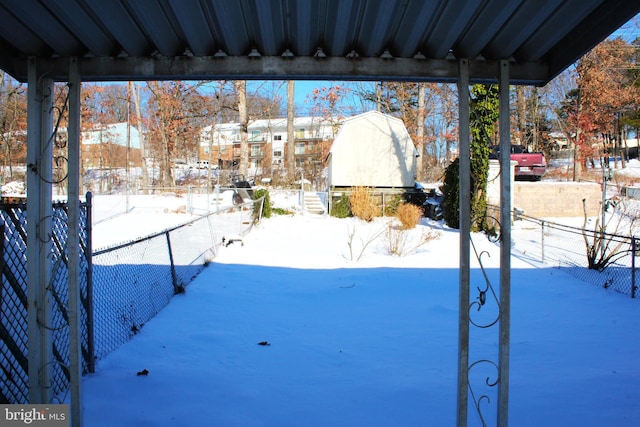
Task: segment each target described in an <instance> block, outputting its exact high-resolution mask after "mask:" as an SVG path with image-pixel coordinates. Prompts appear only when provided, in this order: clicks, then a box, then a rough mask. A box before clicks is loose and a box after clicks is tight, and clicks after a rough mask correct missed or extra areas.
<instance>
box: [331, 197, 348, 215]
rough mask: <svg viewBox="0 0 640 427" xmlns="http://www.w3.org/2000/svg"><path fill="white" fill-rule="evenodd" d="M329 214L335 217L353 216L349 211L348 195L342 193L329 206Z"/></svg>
mask: <svg viewBox="0 0 640 427" xmlns="http://www.w3.org/2000/svg"><path fill="white" fill-rule="evenodd" d="M331 216H334V217H336V218H348V217H350V216H353V214H352V213H351V203H350V202H349V196H347V195H346V194H344V193H342V196H341V197H340V199H339V200H338V201H337V202H335V203H333V205H332V206H331Z"/></svg>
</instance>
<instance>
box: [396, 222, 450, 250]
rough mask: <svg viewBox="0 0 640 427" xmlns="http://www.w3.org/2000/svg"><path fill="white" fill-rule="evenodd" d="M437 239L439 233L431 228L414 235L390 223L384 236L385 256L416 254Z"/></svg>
mask: <svg viewBox="0 0 640 427" xmlns="http://www.w3.org/2000/svg"><path fill="white" fill-rule="evenodd" d="M439 238H440V233H439V232H438V231H435V230H433V229H431V228H429V229H425V230H423V231H422V232H421V234H416V233H415V232H412V231H409V230H407V229H404V228H402V227H396V226H394V224H393V223H392V222H390V223H389V224H388V226H387V232H386V233H385V236H384V243H385V248H386V251H387V254H389V255H393V256H398V257H403V256H405V255H409V254H412V253H415V252H417V251H418V249H420V248H421V247H423V246H425V245H427V244H428V243H429V242H431V241H432V240H436V239H439Z"/></svg>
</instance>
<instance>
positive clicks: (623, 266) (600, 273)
mask: <svg viewBox="0 0 640 427" xmlns="http://www.w3.org/2000/svg"><path fill="white" fill-rule="evenodd" d="M515 219H516V224H517V227H518V228H519V232H518V236H519V237H518V239H517V240H514V241H513V242H512V245H513V248H514V249H515V250H517V251H518V252H519V253H520V254H521V256H522V257H524V258H526V259H530V260H532V261H536V262H543V263H546V264H552V265H555V266H556V267H558V268H561V269H563V270H564V271H567V272H569V273H571V274H572V275H573V276H575V277H577V278H579V279H581V280H583V281H585V282H588V283H592V284H594V285H597V286H601V287H602V288H605V289H611V290H614V291H617V292H620V293H623V294H626V295H629V296H631V297H632V298H635V296H636V293H637V283H638V282H637V279H638V277H637V268H636V259H637V257H638V256H640V245H639V244H638V242H637V238H636V237H634V236H623V235H618V234H610V233H606V232H603V231H600V230H588V229H583V228H579V227H574V226H568V225H563V224H559V223H556V222H552V221H546V220H541V219H537V218H533V217H529V216H526V215H518V214H517V213H516V215H515ZM518 223H519V224H518Z"/></svg>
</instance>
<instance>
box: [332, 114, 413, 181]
mask: <svg viewBox="0 0 640 427" xmlns="http://www.w3.org/2000/svg"><path fill="white" fill-rule="evenodd" d="M328 173H329V180H330V182H329V185H330V186H332V187H352V186H365V187H396V188H397V187H413V186H414V185H415V174H416V149H415V146H414V145H413V142H412V141H411V138H410V137H409V133H408V132H407V129H406V128H405V126H404V124H403V123H402V121H401V120H399V119H396V118H394V117H391V116H387V115H385V114H382V113H379V112H377V111H370V112H368V113H364V114H361V115H359V116H355V117H352V118H351V119H349V120H347V121H345V122H344V124H343V126H342V128H341V129H340V131H339V132H338V135H337V136H336V139H335V141H334V142H333V145H332V146H331V152H330V157H329V171H328Z"/></svg>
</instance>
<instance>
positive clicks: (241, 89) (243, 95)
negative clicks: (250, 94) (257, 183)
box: [234, 80, 249, 176]
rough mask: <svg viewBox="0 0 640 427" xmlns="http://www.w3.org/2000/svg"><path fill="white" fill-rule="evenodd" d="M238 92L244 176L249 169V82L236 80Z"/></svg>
mask: <svg viewBox="0 0 640 427" xmlns="http://www.w3.org/2000/svg"><path fill="white" fill-rule="evenodd" d="M234 85H235V88H236V92H237V94H238V117H239V121H240V164H239V166H240V168H239V170H240V173H241V174H242V175H244V176H247V175H248V171H249V134H248V126H249V117H248V115H247V82H246V81H245V80H236V81H235V82H234Z"/></svg>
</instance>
